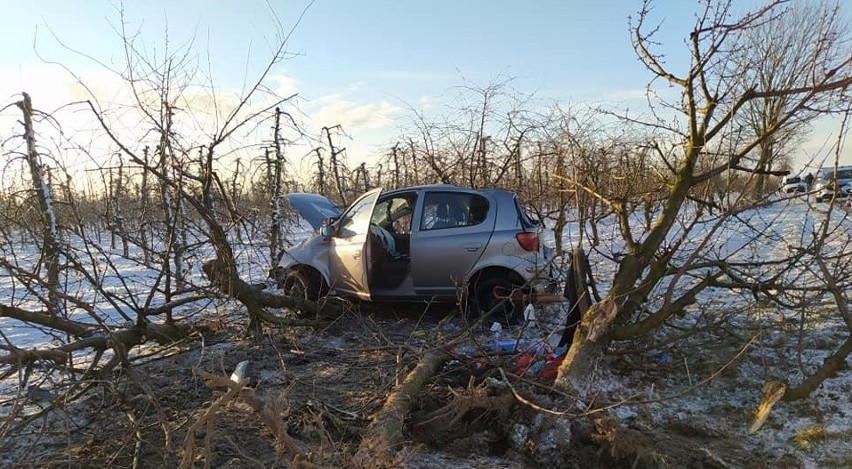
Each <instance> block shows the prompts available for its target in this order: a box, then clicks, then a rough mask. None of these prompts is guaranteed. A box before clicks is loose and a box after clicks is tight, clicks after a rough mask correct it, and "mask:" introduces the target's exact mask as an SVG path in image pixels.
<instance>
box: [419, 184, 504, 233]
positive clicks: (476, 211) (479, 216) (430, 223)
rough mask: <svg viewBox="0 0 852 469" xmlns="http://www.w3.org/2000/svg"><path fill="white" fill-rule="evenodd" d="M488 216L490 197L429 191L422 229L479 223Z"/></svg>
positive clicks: (425, 199) (438, 228)
mask: <svg viewBox="0 0 852 469" xmlns="http://www.w3.org/2000/svg"><path fill="white" fill-rule="evenodd" d="M487 216H488V199H486V198H485V197H482V196H481V195H479V194H466V193H461V192H429V193H427V194H426V197H425V198H424V199H423V216H422V217H421V219H420V229H421V230H441V229H446V228H458V227H463V226H473V225H478V224H480V223H482V222H484V221H485V218H486V217H487Z"/></svg>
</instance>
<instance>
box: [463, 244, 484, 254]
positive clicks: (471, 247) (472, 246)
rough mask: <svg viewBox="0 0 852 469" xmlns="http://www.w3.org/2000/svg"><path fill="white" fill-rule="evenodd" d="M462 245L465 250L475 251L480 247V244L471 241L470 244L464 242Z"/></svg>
mask: <svg viewBox="0 0 852 469" xmlns="http://www.w3.org/2000/svg"><path fill="white" fill-rule="evenodd" d="M463 247H464V250H465V251H467V252H476V251H479V250H480V249H482V244H480V243H471V244H465V245H464V246H463Z"/></svg>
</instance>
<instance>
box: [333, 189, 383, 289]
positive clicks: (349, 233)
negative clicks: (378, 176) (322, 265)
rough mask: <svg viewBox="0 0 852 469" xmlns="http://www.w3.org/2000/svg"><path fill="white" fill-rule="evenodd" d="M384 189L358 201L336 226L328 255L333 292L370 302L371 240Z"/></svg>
mask: <svg viewBox="0 0 852 469" xmlns="http://www.w3.org/2000/svg"><path fill="white" fill-rule="evenodd" d="M381 192H382V190H381V189H374V190H372V191H370V192H367V193H366V194H364V195H362V196H361V198H359V199H358V200H356V201H355V202H354V203H352V205H350V206H349V208H348V209H347V210H346V211H345V212H344V213H343V215H341V216H340V219H339V220H338V221H337V223H335V226H334V232H333V233H332V236H331V247H330V249H329V252H328V266H329V272H330V281H331V285H329V287H331V288H332V289H333V290H337V291H341V292H345V293H350V294H353V295H357V296H358V297H360V298H362V299H365V300H369V299H370V288H369V286H368V283H367V265H368V259H367V249H366V245H367V239H368V235H369V233H370V218H371V217H372V215H373V209H374V208H375V206H376V201H377V200H378V198H379V194H380V193H381Z"/></svg>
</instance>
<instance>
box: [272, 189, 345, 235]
mask: <svg viewBox="0 0 852 469" xmlns="http://www.w3.org/2000/svg"><path fill="white" fill-rule="evenodd" d="M284 198H286V199H287V203H289V204H290V208H292V209H293V210H295V211H296V213H298V214H299V216H300V217H302V218H303V219H304V220H305V221H306V222H308V224H310V225H311V227H313V229H315V230H318V229H320V227H322V225H323V223H324V222H325V220H326V219H328V218H331V217H339V216H340V214H341V213H342V212H341V211H340V209H339V208H337V206H336V205H334V204H333V203H332V202H331V201H330V200H328V199H327V198H325V197H323V196H321V195H319V194H308V193H305V192H296V193H293V194H286V195H285V196H284Z"/></svg>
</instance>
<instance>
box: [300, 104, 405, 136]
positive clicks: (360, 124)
mask: <svg viewBox="0 0 852 469" xmlns="http://www.w3.org/2000/svg"><path fill="white" fill-rule="evenodd" d="M318 102H320V103H323V106H322V107H321V108H319V109H318V110H317V111H315V112H313V113H311V115H310V117H311V120H312V121H313V123H314V125H315V126H316V127H317V128H319V127H331V126H335V125H340V126H342V127H343V130H345V131H346V132H352V131H356V130H358V129H380V128H383V127H387V126H389V125H391V124H392V123H393V122H394V120H393V115H394V114H397V113H399V112H400V111H401V110H402V109H401V108H399V107H397V106H394V105H392V104H391V103H389V102H387V101H381V102H378V103H363V104H362V103H356V102H353V101H349V100H346V99H343V98H341V97H340V96H339V95H329V96H324V97H322V98H320V99H319V100H318Z"/></svg>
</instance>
